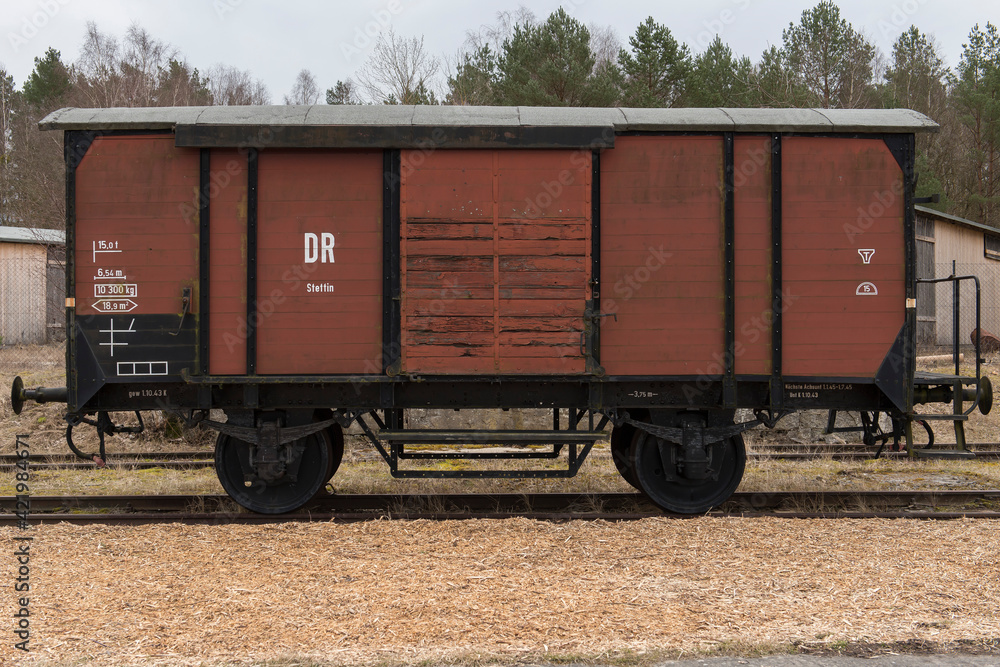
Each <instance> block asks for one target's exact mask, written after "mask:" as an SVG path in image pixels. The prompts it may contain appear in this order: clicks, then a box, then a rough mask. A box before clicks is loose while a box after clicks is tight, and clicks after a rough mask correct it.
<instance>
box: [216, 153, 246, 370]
mask: <svg viewBox="0 0 1000 667" xmlns="http://www.w3.org/2000/svg"><path fill="white" fill-rule="evenodd" d="M246 167H247V158H246V154H245V152H240V151H235V150H220V149H215V150H213V151H212V161H211V165H210V168H209V170H210V172H211V177H210V182H211V183H212V186H211V187H210V189H209V192H208V193H207V194H208V196H209V197H210V202H211V206H210V209H209V210H210V213H211V224H210V233H209V244H210V246H209V258H210V261H211V268H210V271H209V289H208V299H209V304H208V307H209V320H208V323H209V354H208V360H209V373H211V374H212V375H243V374H244V373H246V368H247V352H246V349H247V170H246Z"/></svg>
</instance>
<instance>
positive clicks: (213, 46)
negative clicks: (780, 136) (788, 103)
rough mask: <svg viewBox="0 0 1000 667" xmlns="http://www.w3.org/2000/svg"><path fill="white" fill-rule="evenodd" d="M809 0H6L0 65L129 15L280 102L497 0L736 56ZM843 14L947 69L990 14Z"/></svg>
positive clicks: (877, 7) (972, 4) (935, 5)
mask: <svg viewBox="0 0 1000 667" xmlns="http://www.w3.org/2000/svg"><path fill="white" fill-rule="evenodd" d="M817 2H818V0H813V1H809V2H793V1H790V0H780V1H777V2H765V1H764V0H700V1H695V2H692V1H690V0H689V1H687V2H670V1H666V2H664V1H663V0H660V1H654V0H614V2H609V1H607V0H562V1H561V2H560V1H559V0H509V1H508V0H495V2H492V3H482V4H480V3H477V2H474V1H473V2H470V1H469V0H350V1H348V2H342V1H337V0H332V1H327V2H321V1H318V0H317V1H314V2H306V1H302V0H281V1H276V0H171V1H170V2H140V1H138V0H4V9H3V11H2V16H0V65H2V66H3V67H4V68H5V69H6V70H7V71H8V73H10V74H12V75H13V77H14V80H15V84H16V85H17V86H18V87H20V86H21V85H23V83H24V81H25V79H26V78H27V77H28V75H29V74H30V73H31V70H32V68H33V66H34V58H35V57H38V56H41V55H42V54H44V53H45V50H46V49H47V48H48V47H50V46H51V47H54V48H56V49H57V50H59V51H60V52H61V53H62V57H63V61H64V62H72V61H75V60H76V59H77V57H78V56H79V53H80V46H81V44H82V42H83V36H84V32H85V29H86V24H87V22H88V21H94V22H95V23H96V24H97V26H98V28H99V29H100V30H101V32H104V33H110V34H113V35H116V36H118V37H121V36H123V35H124V34H125V31H126V29H127V28H128V26H129V25H130V24H131V23H132V22H138V23H139V24H140V25H141V26H142V27H144V28H146V29H147V30H148V31H149V32H150V33H151V34H152V35H153V36H154V37H155V38H157V39H159V40H162V41H165V42H168V43H169V44H170V45H172V46H173V47H175V48H176V49H177V50H178V51H179V52H180V54H181V55H182V56H183V57H184V59H186V60H187V62H188V63H189V64H190V65H192V66H193V67H197V68H199V69H200V70H201V71H202V72H204V71H206V70H207V69H208V68H209V67H211V66H212V65H214V64H217V63H223V64H226V65H232V66H235V67H238V68H240V69H248V70H250V71H251V72H252V73H253V75H254V76H255V77H256V78H259V79H262V80H263V81H264V83H265V84H266V85H267V87H268V89H269V90H270V93H271V97H272V101H273V102H274V103H281V101H282V97H283V96H284V95H285V94H287V93H288V92H289V91H290V90H291V87H292V84H293V82H294V80H295V76H296V74H297V73H298V72H299V70H301V69H303V68H306V69H309V70H310V71H311V72H312V73H313V75H314V76H315V78H316V80H317V83H318V84H319V86H320V87H321V88H322V89H323V90H325V89H326V88H329V87H332V86H333V85H334V84H335V83H336V81H337V80H340V79H346V78H347V77H350V76H352V75H353V74H354V72H355V70H356V69H357V68H358V67H360V66H361V64H362V63H363V62H364V61H365V58H366V57H367V55H368V54H369V53H370V51H371V44H372V42H373V36H376V35H378V34H379V32H380V31H383V30H386V29H388V28H390V27H391V28H392V29H393V30H394V31H395V33H396V34H397V35H399V36H402V37H413V36H416V37H419V36H421V35H423V36H424V38H425V46H426V47H427V48H428V49H429V50H430V51H431V52H433V53H434V54H436V55H437V56H439V57H441V58H445V57H451V58H454V55H455V54H456V52H457V51H458V50H459V49H460V48H461V46H462V44H463V42H464V41H465V39H466V34H467V32H468V31H469V30H476V29H477V28H479V27H480V26H482V25H485V24H492V23H494V22H495V19H496V14H497V12H498V11H504V10H510V11H514V10H516V9H517V8H518V6H520V5H523V6H525V7H527V8H528V9H530V10H531V11H533V12H534V14H535V15H536V17H537V18H539V19H544V18H546V17H547V16H548V15H549V14H550V13H551V12H552V11H554V10H555V9H556V8H558V7H559V6H560V5H561V6H563V7H564V8H565V9H566V10H567V11H568V12H569V13H570V14H571V15H573V16H574V17H576V18H577V19H578V20H580V21H582V22H583V23H585V24H588V25H590V24H598V25H601V26H608V25H610V26H612V27H613V28H614V29H615V30H616V31H617V33H618V35H619V37H620V38H621V41H622V43H623V44H625V45H627V42H628V37H629V36H630V35H632V34H633V33H634V32H635V28H636V26H637V25H639V23H640V22H642V21H643V20H644V19H645V18H646V17H647V16H652V17H653V18H654V19H655V20H657V21H658V22H660V23H663V24H665V25H666V26H667V27H668V28H670V30H671V31H672V32H673V34H674V36H675V37H676V38H677V39H678V40H680V41H683V42H685V43H687V44H688V45H689V47H690V48H691V50H692V52H694V53H698V52H700V51H702V50H704V48H705V46H707V44H708V43H709V42H710V41H711V40H712V39H713V38H714V37H715V35H716V34H718V35H720V36H721V37H722V40H723V41H724V42H727V43H728V44H729V45H730V47H731V48H732V49H733V51H734V53H735V54H736V55H737V56H741V55H748V56H750V57H751V59H753V60H754V61H756V60H757V59H758V58H759V56H760V54H761V52H763V51H764V50H765V49H766V48H768V47H769V46H770V45H772V44H778V45H780V44H781V32H782V30H783V29H784V28H787V27H788V24H789V23H791V22H796V23H797V22H798V20H799V18H800V17H801V15H802V12H803V11H804V10H806V9H809V8H811V7H812V6H814V5H815V4H817ZM838 6H839V7H840V10H841V15H842V16H843V17H844V18H846V19H847V20H848V21H850V22H851V23H852V24H853V25H854V27H855V28H856V29H859V30H862V31H864V32H865V33H866V34H867V35H868V36H869V38H870V39H871V40H872V41H873V42H874V43H875V44H876V45H877V46H878V47H879V48H880V49H881V50H882V51H883V53H885V54H886V55H889V54H891V49H892V43H893V41H894V40H895V39H896V37H898V36H899V34H900V33H901V32H903V31H904V30H905V29H906V28H908V27H909V26H910V25H911V24H913V25H916V26H917V27H918V28H920V29H921V30H922V31H923V32H925V33H929V34H932V35H933V36H934V37H935V39H936V40H937V43H938V45H939V47H940V53H941V55H942V56H943V57H944V59H945V63H946V64H947V65H948V66H949V67H951V68H954V67H955V66H956V65H957V64H958V62H959V59H960V56H961V53H962V45H963V44H964V43H965V42H967V41H968V35H969V31H970V30H971V29H972V27H973V25H975V24H977V23H978V24H979V25H980V26H981V27H982V26H985V24H986V22H987V21H989V22H991V23H993V24H997V23H1000V3H998V2H997V1H996V0H950V1H947V2H946V1H943V0H839V2H838Z"/></svg>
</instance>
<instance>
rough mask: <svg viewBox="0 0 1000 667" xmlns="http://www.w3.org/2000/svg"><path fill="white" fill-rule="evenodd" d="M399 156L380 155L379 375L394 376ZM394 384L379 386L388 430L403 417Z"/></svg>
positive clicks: (398, 363)
mask: <svg viewBox="0 0 1000 667" xmlns="http://www.w3.org/2000/svg"><path fill="white" fill-rule="evenodd" d="M401 185H402V153H401V152H400V151H399V150H386V151H383V153H382V364H381V368H382V372H383V373H384V374H385V375H389V376H394V375H398V374H399V373H400V372H401V371H402V355H403V333H402V325H401V322H402V316H401V308H402V285H401V283H400V279H401V276H400V274H401V270H400V269H401V266H400V262H401V259H400V228H401V222H400V201H399V198H400V186H401ZM395 390H396V387H395V384H394V383H392V382H383V383H382V384H381V388H380V392H381V396H380V402H381V405H382V408H383V409H384V410H385V419H386V423H387V424H389V425H390V426H389V427H390V428H402V424H403V413H402V411H401V410H398V411H397V410H395V409H393V408H394V406H395V403H396V401H395Z"/></svg>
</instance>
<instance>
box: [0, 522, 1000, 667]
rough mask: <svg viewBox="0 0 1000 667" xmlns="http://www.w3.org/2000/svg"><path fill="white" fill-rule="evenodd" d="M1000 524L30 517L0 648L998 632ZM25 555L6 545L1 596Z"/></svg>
mask: <svg viewBox="0 0 1000 667" xmlns="http://www.w3.org/2000/svg"><path fill="white" fill-rule="evenodd" d="M998 528H1000V522H991V521H971V520H970V521H940V522H921V521H910V520H896V521H888V520H865V521H860V520H835V521H820V520H817V521H803V520H785V519H714V518H698V519H691V520H681V521H678V520H667V519H646V520H643V521H638V522H624V523H607V522H579V521H576V522H568V523H547V522H537V521H531V520H527V519H509V520H503V521H487V520H477V521H455V522H443V523H442V522H430V521H415V522H414V521H373V522H368V523H358V524H346V525H343V524H279V525H272V526H182V525H166V526H145V527H105V526H71V525H67V524H59V525H54V526H43V527H37V528H33V529H31V534H33V535H34V536H35V540H34V542H33V543H32V547H31V549H32V559H31V577H32V586H33V590H32V594H31V607H30V608H31V613H32V617H31V618H32V626H31V631H32V640H31V645H32V649H33V650H32V652H31V654H30V655H29V656H24V655H22V654H20V652H16V651H14V650H13V649H12V644H13V641H12V640H11V637H12V635H11V634H10V633H9V632H7V631H5V632H4V635H5V636H6V638H5V639H4V640H3V645H2V647H0V662H3V664H8V663H10V664H18V663H24V664H33V663H34V664H58V665H68V664H73V665H77V664H86V663H84V662H77V661H84V660H91V661H93V664H100V665H119V664H122V665H125V664H129V665H131V664H137V665H138V664H142V665H149V664H170V665H189V664H190V665H198V664H217V663H218V664H230V661H233V664H245V663H250V662H252V661H254V660H264V659H272V658H277V659H282V658H284V659H285V660H287V659H289V658H290V657H297V658H298V659H296V660H289V661H287V662H286V661H285V660H280V661H279V662H278V663H273V664H280V665H292V664H308V665H312V664H373V663H382V664H396V663H403V664H415V663H418V662H420V661H423V660H433V661H437V660H452V659H456V660H459V661H474V660H477V659H481V658H487V657H492V658H497V659H500V660H501V661H505V662H516V661H520V660H529V659H531V660H540V659H545V658H546V657H548V658H552V657H554V656H564V657H565V656H568V657H569V658H571V659H585V658H597V659H613V658H615V657H616V656H617V657H621V656H623V655H634V654H640V653H642V652H646V651H662V650H665V651H668V652H669V651H677V652H680V651H683V652H684V654H685V655H692V654H696V653H698V652H703V651H706V650H711V649H712V648H713V647H717V646H718V645H719V644H720V643H724V644H730V645H738V646H746V647H753V646H774V645H781V644H785V643H787V642H790V641H796V640H800V641H808V642H817V641H820V642H824V641H825V642H838V641H868V642H896V641H906V640H912V639H923V640H932V641H938V642H953V641H958V640H981V639H990V638H997V637H1000V612H998V607H1000V560H998V540H997V535H998ZM14 534H15V533H14V531H13V529H4V530H0V539H3V540H4V542H5V543H6V544H8V545H10V544H13V542H11V537H13V536H14ZM19 534H21V533H19ZM9 551H10V552H12V551H13V549H12V548H11V549H10V550H9ZM14 567H15V564H14V563H13V557H11V556H8V557H4V558H2V559H0V577H2V578H0V581H2V582H4V583H3V589H4V590H5V591H7V592H6V593H5V594H4V607H5V608H7V609H13V605H14V603H15V602H14V600H15V594H14V593H13V591H12V586H9V585H8V584H7V583H6V582H11V581H12V580H13V577H14V574H13V572H14ZM4 616H6V617H7V618H8V621H7V623H6V624H5V625H8V626H10V625H11V622H10V620H9V619H10V615H9V614H6V613H5V614H4ZM301 659H305V661H304V662H303V661H301ZM309 659H314V660H316V662H311V661H310V660H309ZM15 661H17V662H15ZM202 661H205V662H204V663H203V662H202Z"/></svg>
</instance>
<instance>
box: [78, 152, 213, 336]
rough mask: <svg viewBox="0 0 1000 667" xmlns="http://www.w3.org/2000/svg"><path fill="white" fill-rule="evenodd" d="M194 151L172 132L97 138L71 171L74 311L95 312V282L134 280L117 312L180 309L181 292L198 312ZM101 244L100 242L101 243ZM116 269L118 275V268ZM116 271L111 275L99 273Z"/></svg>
mask: <svg viewBox="0 0 1000 667" xmlns="http://www.w3.org/2000/svg"><path fill="white" fill-rule="evenodd" d="M198 172H199V152H198V150H197V149H190V148H176V147H175V146H174V137H173V136H172V135H142V136H108V137H98V138H97V139H95V140H94V143H93V144H92V145H91V147H90V149H89V150H88V151H87V154H86V156H85V157H84V158H83V160H82V161H81V162H80V165H79V167H78V168H77V170H76V252H75V269H76V276H75V278H76V293H75V294H74V295H68V296H75V297H76V312H77V313H78V314H79V315H81V316H87V315H93V314H96V313H99V312H105V311H100V310H98V309H97V308H95V303H97V302H99V301H100V300H101V298H100V297H97V296H95V289H94V285H95V284H107V283H111V284H121V285H136V286H137V289H138V293H137V294H136V295H135V297H132V301H134V302H135V304H137V305H136V307H135V308H133V309H131V310H129V311H128V312H124V313H122V317H123V318H125V317H126V316H133V315H141V314H172V313H177V314H178V315H180V313H181V312H182V305H181V304H182V296H183V295H182V290H183V289H184V288H185V287H189V288H191V290H192V296H193V300H192V304H191V312H192V313H197V311H198V296H197V295H198V219H197V215H195V216H193V217H192V216H190V215H187V216H186V215H185V211H191V210H197V201H198V185H199V183H198ZM102 244H104V245H103V247H102ZM119 271H120V272H121V274H120V276H119V275H118V273H117V272H119ZM107 272H111V275H114V276H118V277H116V278H115V279H113V280H107V279H102V278H101V275H107Z"/></svg>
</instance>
